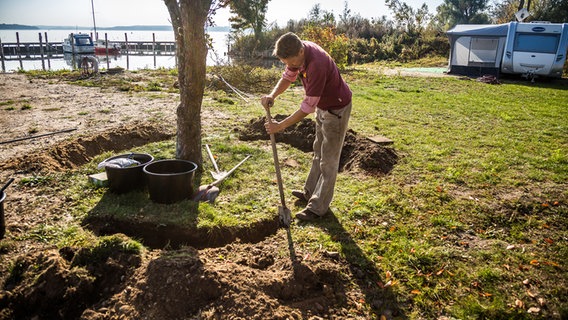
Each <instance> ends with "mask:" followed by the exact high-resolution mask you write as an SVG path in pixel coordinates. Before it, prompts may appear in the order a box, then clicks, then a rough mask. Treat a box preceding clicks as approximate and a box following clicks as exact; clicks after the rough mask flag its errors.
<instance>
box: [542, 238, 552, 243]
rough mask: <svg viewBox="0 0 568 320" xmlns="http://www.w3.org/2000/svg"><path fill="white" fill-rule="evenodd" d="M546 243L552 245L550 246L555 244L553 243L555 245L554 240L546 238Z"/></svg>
mask: <svg viewBox="0 0 568 320" xmlns="http://www.w3.org/2000/svg"><path fill="white" fill-rule="evenodd" d="M544 241H546V242H548V243H550V244H553V243H554V241H553V240H552V239H550V238H544Z"/></svg>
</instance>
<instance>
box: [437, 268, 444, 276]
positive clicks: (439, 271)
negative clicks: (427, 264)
mask: <svg viewBox="0 0 568 320" xmlns="http://www.w3.org/2000/svg"><path fill="white" fill-rule="evenodd" d="M442 272H444V269H440V270H438V272H436V275H437V276H439V275H441V274H442Z"/></svg>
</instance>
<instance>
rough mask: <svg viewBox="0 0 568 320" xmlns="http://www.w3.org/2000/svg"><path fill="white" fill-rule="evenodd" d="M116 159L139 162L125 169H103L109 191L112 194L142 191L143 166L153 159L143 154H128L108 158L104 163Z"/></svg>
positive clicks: (143, 181) (144, 183) (143, 185)
mask: <svg viewBox="0 0 568 320" xmlns="http://www.w3.org/2000/svg"><path fill="white" fill-rule="evenodd" d="M118 158H129V159H134V160H136V161H138V162H140V164H139V165H136V166H132V167H127V168H109V167H105V171H106V174H107V178H108V187H109V189H110V191H112V192H114V193H126V192H129V191H133V190H142V189H144V187H145V186H146V179H145V177H144V171H143V169H144V166H145V165H147V164H148V163H149V162H152V161H153V160H154V157H152V156H151V155H149V154H145V153H128V154H121V155H119V156H114V157H110V158H108V159H106V160H105V162H106V161H110V160H113V159H118Z"/></svg>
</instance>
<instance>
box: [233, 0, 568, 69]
mask: <svg viewBox="0 0 568 320" xmlns="http://www.w3.org/2000/svg"><path fill="white" fill-rule="evenodd" d="M269 2H270V0H231V1H227V3H226V5H227V6H229V8H230V11H231V14H232V16H231V18H230V20H229V21H230V22H231V29H232V32H231V37H230V42H231V50H230V54H232V55H235V56H239V57H246V56H250V57H261V56H267V55H269V53H270V51H271V48H272V47H273V45H274V42H275V41H276V39H277V38H278V37H279V36H280V35H282V34H284V33H286V32H289V31H291V32H295V33H297V34H299V35H300V37H301V38H303V39H306V40H311V41H314V42H316V43H318V44H320V45H321V46H322V47H324V49H326V50H327V51H328V52H329V53H330V55H332V56H333V58H334V59H335V60H336V62H337V63H338V64H339V65H340V66H345V65H347V64H351V63H364V62H371V61H377V60H393V61H409V60H415V59H418V58H422V57H428V56H447V54H448V52H449V42H448V39H447V37H446V34H445V32H446V31H447V30H449V29H451V28H453V27H454V26H455V25H457V24H500V23H506V22H509V21H516V20H517V18H516V16H515V13H516V12H518V11H519V10H521V9H523V8H525V9H527V10H528V11H529V12H530V16H529V17H528V18H527V19H526V20H524V21H525V22H528V21H550V22H553V23H558V22H568V0H532V1H531V0H527V2H526V3H525V1H524V0H503V1H499V0H497V1H496V2H494V3H493V4H491V3H490V2H489V0H444V2H443V3H442V4H441V5H439V6H438V7H437V8H436V13H435V14H432V13H430V11H429V8H428V6H427V5H426V4H425V3H424V4H422V6H420V7H419V8H413V7H411V6H409V5H408V4H406V3H405V2H403V1H400V0H385V4H386V6H387V8H388V9H389V10H390V11H391V13H392V18H391V19H387V17H386V16H384V15H383V16H380V17H377V18H371V19H368V18H364V17H362V16H361V15H360V14H358V13H353V12H352V11H351V10H350V9H349V6H348V3H347V1H345V3H344V8H343V11H342V12H341V13H340V14H338V15H337V16H336V15H335V14H334V13H333V12H329V11H326V10H324V9H322V8H321V5H320V4H316V5H314V6H313V7H312V8H311V10H310V11H309V12H308V13H307V15H306V17H305V18H302V19H300V20H289V21H288V23H287V24H286V26H282V27H280V26H278V25H276V24H271V25H268V24H267V22H266V12H267V9H268V3H269Z"/></svg>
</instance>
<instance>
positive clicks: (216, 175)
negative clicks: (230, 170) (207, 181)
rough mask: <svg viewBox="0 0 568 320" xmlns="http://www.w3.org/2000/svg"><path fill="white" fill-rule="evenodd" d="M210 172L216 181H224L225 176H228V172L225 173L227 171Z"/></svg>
mask: <svg viewBox="0 0 568 320" xmlns="http://www.w3.org/2000/svg"><path fill="white" fill-rule="evenodd" d="M209 172H210V173H211V176H212V177H213V179H215V180H221V179H224V178H225V176H227V172H225V171H219V172H215V171H209Z"/></svg>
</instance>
